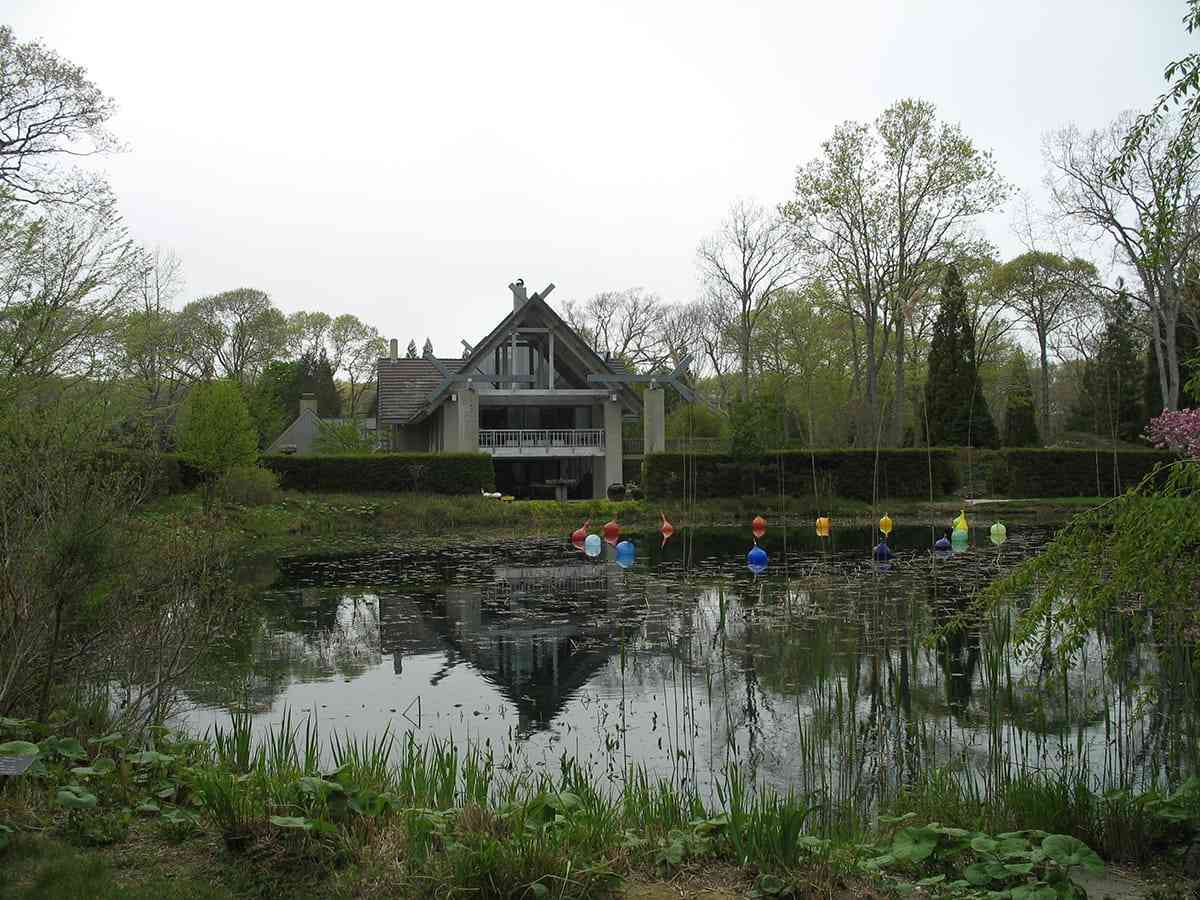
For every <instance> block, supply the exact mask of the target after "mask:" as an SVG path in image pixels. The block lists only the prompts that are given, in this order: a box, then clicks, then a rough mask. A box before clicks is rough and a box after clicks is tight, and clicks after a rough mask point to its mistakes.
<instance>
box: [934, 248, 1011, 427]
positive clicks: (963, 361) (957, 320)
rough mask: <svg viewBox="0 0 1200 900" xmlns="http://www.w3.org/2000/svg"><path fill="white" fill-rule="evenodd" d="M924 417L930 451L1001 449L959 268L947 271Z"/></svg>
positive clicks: (935, 332)
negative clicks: (978, 360)
mask: <svg viewBox="0 0 1200 900" xmlns="http://www.w3.org/2000/svg"><path fill="white" fill-rule="evenodd" d="M925 416H926V420H927V422H928V425H927V426H926V427H927V428H928V433H927V435H926V439H927V441H928V443H929V445H930V446H937V447H963V446H974V447H992V446H995V444H996V425H995V423H994V422H993V421H992V415H991V413H990V412H988V407H987V401H986V400H985V399H984V396H983V389H982V385H981V384H980V381H979V370H978V367H977V366H976V362H975V333H974V331H973V329H972V327H971V318H970V315H969V314H968V311H967V292H966V290H965V288H964V287H963V283H962V279H961V278H960V277H959V275H958V270H957V269H956V268H955V267H954V266H949V267H948V268H947V269H946V278H945V281H944V282H943V284H942V298H941V306H940V307H939V309H938V316H937V320H936V321H935V322H934V325H933V338H932V340H931V341H930V345H929V374H928V381H926V382H925Z"/></svg>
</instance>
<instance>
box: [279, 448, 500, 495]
mask: <svg viewBox="0 0 1200 900" xmlns="http://www.w3.org/2000/svg"><path fill="white" fill-rule="evenodd" d="M262 465H263V466H265V467H266V468H268V469H270V470H271V471H272V472H274V473H275V474H276V475H278V476H279V483H280V486H281V487H284V488H287V489H288V490H296V491H348V492H351V493H356V492H357V493H394V492H402V491H413V492H420V493H429V494H478V493H479V492H480V491H481V490H489V491H490V490H492V489H493V487H494V486H495V484H496V472H495V469H494V468H493V466H492V458H491V457H490V456H488V455H487V454H485V453H375V454H371V455H370V456H265V457H263V459H262Z"/></svg>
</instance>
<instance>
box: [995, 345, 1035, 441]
mask: <svg viewBox="0 0 1200 900" xmlns="http://www.w3.org/2000/svg"><path fill="white" fill-rule="evenodd" d="M1007 374H1008V393H1007V395H1006V397H1005V406H1004V446H1005V447H1039V446H1041V443H1042V441H1041V438H1040V437H1039V436H1038V427H1037V415H1036V413H1035V411H1034V408H1033V385H1032V384H1031V383H1030V381H1029V361H1028V360H1027V359H1026V358H1025V354H1024V353H1022V352H1021V351H1020V350H1018V351H1017V352H1016V353H1014V354H1013V355H1012V358H1011V359H1010V360H1009V363H1008V373H1007Z"/></svg>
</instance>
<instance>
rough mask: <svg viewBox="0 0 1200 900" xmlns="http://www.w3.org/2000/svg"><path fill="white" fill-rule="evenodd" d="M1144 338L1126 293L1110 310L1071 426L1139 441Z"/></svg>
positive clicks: (1085, 371) (1087, 366)
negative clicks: (1142, 346) (1137, 327)
mask: <svg viewBox="0 0 1200 900" xmlns="http://www.w3.org/2000/svg"><path fill="white" fill-rule="evenodd" d="M1140 344H1141V341H1140V340H1139V338H1138V335H1137V332H1136V331H1135V329H1134V321H1133V309H1132V307H1131V306H1130V303H1129V298H1128V296H1126V294H1125V293H1124V292H1121V293H1120V294H1118V296H1117V297H1116V299H1115V300H1113V302H1112V303H1110V304H1108V305H1107V306H1106V309H1105V316H1104V329H1103V331H1102V332H1101V334H1100V336H1099V338H1098V339H1097V340H1096V346H1095V350H1094V353H1093V355H1092V356H1091V358H1089V359H1087V360H1086V361H1085V362H1084V369H1083V383H1082V385H1081V387H1080V391H1079V395H1078V397H1077V398H1076V402H1075V408H1074V409H1073V410H1072V414H1071V418H1070V420H1069V422H1068V428H1071V429H1072V430H1080V431H1091V432H1093V433H1095V434H1100V435H1106V436H1112V437H1118V438H1121V439H1123V440H1130V441H1131V440H1135V439H1136V438H1137V436H1138V433H1139V432H1140V431H1141V422H1142V408H1141V386H1142V360H1141V359H1140V353H1139V347H1140Z"/></svg>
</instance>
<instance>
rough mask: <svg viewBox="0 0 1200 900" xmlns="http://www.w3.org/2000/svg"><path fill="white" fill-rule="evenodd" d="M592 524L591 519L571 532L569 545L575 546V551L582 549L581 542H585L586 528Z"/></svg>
mask: <svg viewBox="0 0 1200 900" xmlns="http://www.w3.org/2000/svg"><path fill="white" fill-rule="evenodd" d="M591 524H592V520H591V519H587V520H585V521H584V523H583V524H582V525H580V526H579V527H578V528H576V529H575V530H574V531H572V532H571V543H572V544H574V545H575V548H576V549H577V550H582V549H583V542H584V541H585V540H587V530H588V526H589V525H591Z"/></svg>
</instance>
